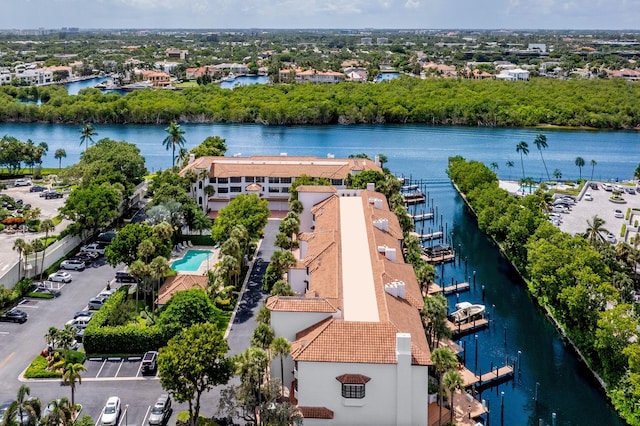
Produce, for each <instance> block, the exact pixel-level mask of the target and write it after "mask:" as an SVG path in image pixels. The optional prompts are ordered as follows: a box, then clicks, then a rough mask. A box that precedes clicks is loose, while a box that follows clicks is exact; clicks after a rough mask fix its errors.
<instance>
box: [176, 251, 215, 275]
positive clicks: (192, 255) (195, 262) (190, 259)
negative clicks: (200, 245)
mask: <svg viewBox="0 0 640 426" xmlns="http://www.w3.org/2000/svg"><path fill="white" fill-rule="evenodd" d="M210 257H211V251H210V250H187V252H186V253H185V254H184V257H183V258H182V259H178V260H176V261H174V262H173V263H171V268H172V269H173V270H175V271H178V272H195V271H197V270H198V269H199V268H200V265H202V262H205V261H206V260H207V259H209V258H210Z"/></svg>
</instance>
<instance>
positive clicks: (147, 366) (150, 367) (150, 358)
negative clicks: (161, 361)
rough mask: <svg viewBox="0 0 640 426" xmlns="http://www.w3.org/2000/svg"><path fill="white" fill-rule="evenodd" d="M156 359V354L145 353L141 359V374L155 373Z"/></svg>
mask: <svg viewBox="0 0 640 426" xmlns="http://www.w3.org/2000/svg"><path fill="white" fill-rule="evenodd" d="M157 358H158V352H156V351H149V352H145V353H144V356H143V357H142V367H141V370H142V374H148V373H155V372H156V369H157V368H158V366H157V364H156V359H157Z"/></svg>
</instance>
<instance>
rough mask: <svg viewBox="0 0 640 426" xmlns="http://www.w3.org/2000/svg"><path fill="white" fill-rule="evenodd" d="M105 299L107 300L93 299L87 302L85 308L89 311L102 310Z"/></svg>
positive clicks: (101, 298) (101, 297) (100, 297)
mask: <svg viewBox="0 0 640 426" xmlns="http://www.w3.org/2000/svg"><path fill="white" fill-rule="evenodd" d="M107 299H108V298H107V297H104V296H99V297H94V298H92V299H91V300H89V303H87V307H88V308H89V309H90V310H93V311H97V310H98V309H100V308H102V306H103V305H104V304H105V302H106V301H107Z"/></svg>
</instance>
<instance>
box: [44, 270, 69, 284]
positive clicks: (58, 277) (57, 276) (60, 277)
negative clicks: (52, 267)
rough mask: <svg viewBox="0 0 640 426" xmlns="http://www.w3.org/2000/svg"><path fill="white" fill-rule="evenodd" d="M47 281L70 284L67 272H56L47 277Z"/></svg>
mask: <svg viewBox="0 0 640 426" xmlns="http://www.w3.org/2000/svg"><path fill="white" fill-rule="evenodd" d="M48 279H49V281H54V282H57V283H70V282H71V275H70V274H69V273H68V272H65V271H58V272H54V273H53V274H51V275H49V278H48Z"/></svg>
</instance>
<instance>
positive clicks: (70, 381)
mask: <svg viewBox="0 0 640 426" xmlns="http://www.w3.org/2000/svg"><path fill="white" fill-rule="evenodd" d="M60 363H62V365H58V364H60ZM58 364H56V367H57V368H62V369H63V370H62V383H63V384H65V385H67V386H69V387H70V388H71V413H72V414H74V413H75V411H76V383H78V384H80V385H81V384H82V375H81V374H80V373H82V372H83V371H87V369H86V368H85V366H84V365H82V364H80V363H75V364H74V363H72V362H66V361H65V360H62V361H60V362H59V363H58Z"/></svg>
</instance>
